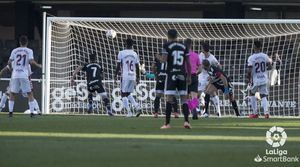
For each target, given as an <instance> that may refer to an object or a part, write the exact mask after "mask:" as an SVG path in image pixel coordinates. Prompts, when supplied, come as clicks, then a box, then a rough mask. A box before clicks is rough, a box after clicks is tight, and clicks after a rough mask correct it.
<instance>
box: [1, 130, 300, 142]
mask: <svg viewBox="0 0 300 167" xmlns="http://www.w3.org/2000/svg"><path fill="white" fill-rule="evenodd" d="M0 136H11V137H59V138H93V139H107V138H111V139H156V140H190V141H197V140H213V141H264V140H265V137H264V136H263V137H258V136H218V135H197V136H196V135H155V134H152V135H147V134H113V133H61V132H15V131H0ZM288 140H289V141H298V142H300V137H288Z"/></svg>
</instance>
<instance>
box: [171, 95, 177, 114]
mask: <svg viewBox="0 0 300 167" xmlns="http://www.w3.org/2000/svg"><path fill="white" fill-rule="evenodd" d="M172 107H173V112H178V103H177V99H176V97H173V103H172Z"/></svg>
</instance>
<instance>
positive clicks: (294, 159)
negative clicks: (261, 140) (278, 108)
mask: <svg viewBox="0 0 300 167" xmlns="http://www.w3.org/2000/svg"><path fill="white" fill-rule="evenodd" d="M287 138H288V136H287V133H286V132H285V131H284V129H283V128H282V127H276V126H273V127H271V128H270V129H269V130H268V131H267V132H266V142H267V143H268V144H269V145H270V146H269V147H271V149H269V148H267V149H266V150H265V155H264V156H260V155H259V154H258V155H257V156H256V157H255V158H254V161H255V162H266V163H272V162H277V163H280V162H282V163H298V162H299V157H298V156H288V150H287V149H280V148H281V147H282V146H284V144H285V143H286V141H287Z"/></svg>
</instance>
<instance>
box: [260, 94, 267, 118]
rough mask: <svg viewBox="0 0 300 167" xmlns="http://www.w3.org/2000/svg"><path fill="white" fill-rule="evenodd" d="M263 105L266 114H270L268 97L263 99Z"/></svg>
mask: <svg viewBox="0 0 300 167" xmlns="http://www.w3.org/2000/svg"><path fill="white" fill-rule="evenodd" d="M261 105H262V107H263V109H264V114H269V110H268V107H269V104H268V100H267V97H263V98H262V99H261Z"/></svg>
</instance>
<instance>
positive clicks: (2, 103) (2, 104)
mask: <svg viewBox="0 0 300 167" xmlns="http://www.w3.org/2000/svg"><path fill="white" fill-rule="evenodd" d="M6 100H7V95H6V94H5V93H3V95H2V98H1V102H0V107H4V106H5V103H6Z"/></svg>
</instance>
